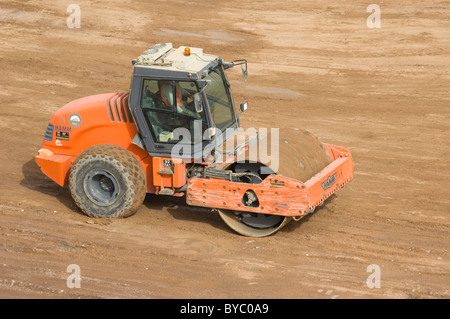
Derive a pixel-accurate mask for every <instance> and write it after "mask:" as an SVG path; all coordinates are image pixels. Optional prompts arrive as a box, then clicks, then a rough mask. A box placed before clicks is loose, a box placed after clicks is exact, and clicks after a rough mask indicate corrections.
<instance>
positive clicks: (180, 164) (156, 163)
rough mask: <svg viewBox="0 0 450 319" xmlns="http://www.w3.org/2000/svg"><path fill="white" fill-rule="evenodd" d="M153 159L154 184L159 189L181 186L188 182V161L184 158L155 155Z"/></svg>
mask: <svg viewBox="0 0 450 319" xmlns="http://www.w3.org/2000/svg"><path fill="white" fill-rule="evenodd" d="M152 161H153V168H152V169H153V185H154V186H156V187H158V188H159V189H161V188H179V187H182V186H184V185H185V184H186V163H185V162H184V161H183V160H182V159H179V158H168V157H153V160H152ZM165 163H166V164H165ZM168 163H170V164H168Z"/></svg>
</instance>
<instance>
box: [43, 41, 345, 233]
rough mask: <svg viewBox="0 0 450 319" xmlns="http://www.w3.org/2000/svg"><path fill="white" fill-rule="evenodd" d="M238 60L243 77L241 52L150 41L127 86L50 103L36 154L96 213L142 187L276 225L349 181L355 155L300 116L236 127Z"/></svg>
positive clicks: (123, 209)
mask: <svg viewBox="0 0 450 319" xmlns="http://www.w3.org/2000/svg"><path fill="white" fill-rule="evenodd" d="M235 66H240V68H241V70H242V73H243V76H244V79H246V78H247V61H246V60H244V59H240V60H234V61H231V62H225V60H224V59H223V58H221V57H220V56H215V55H211V54H207V53H204V52H203V49H201V48H193V47H179V48H174V47H172V44H171V43H161V44H156V45H154V46H152V47H150V48H149V49H148V50H145V51H144V52H143V53H142V54H141V55H140V56H139V57H138V58H137V59H135V60H133V61H132V80H131V86H130V90H129V92H125V93H108V94H98V95H93V96H89V97H84V98H81V99H78V100H75V101H72V102H70V103H68V104H66V105H65V106H63V107H62V108H60V109H59V110H58V111H56V112H55V113H54V115H53V117H52V118H51V120H50V122H49V124H48V126H47V130H46V132H45V136H44V142H43V145H42V148H41V149H40V150H39V151H38V155H37V156H36V158H35V160H36V163H37V164H38V165H39V167H40V169H41V170H42V172H43V173H44V174H46V175H47V176H48V177H49V178H51V179H52V180H53V181H55V182H56V183H58V184H59V185H61V186H67V185H68V186H69V188H70V192H71V195H72V197H73V200H74V201H75V203H76V204H77V206H78V207H79V208H80V209H81V210H82V211H83V212H84V213H85V214H86V215H88V216H91V217H96V218H117V217H128V216H131V215H133V214H134V213H135V212H136V211H137V210H138V209H139V207H140V206H141V204H142V203H143V201H144V198H145V196H146V194H147V193H152V194H157V195H166V196H179V197H183V196H184V197H185V199H186V203H187V204H188V205H192V206H200V207H207V208H211V209H212V210H213V211H215V212H217V213H218V214H219V216H220V217H221V218H222V219H223V221H224V222H225V223H226V224H227V225H228V226H229V227H230V228H231V229H233V230H234V231H236V232H237V233H239V234H241V235H244V236H251V237H263V236H268V235H271V234H273V233H275V232H276V231H278V230H279V229H281V228H282V227H283V226H285V225H286V224H287V223H288V222H289V221H291V220H299V219H301V218H302V217H304V216H306V215H307V214H309V213H312V212H313V211H314V209H315V208H316V207H317V206H320V205H322V204H323V203H324V201H325V200H326V199H327V198H328V197H330V196H331V195H332V194H334V193H335V192H336V191H337V190H339V189H340V188H342V187H343V186H344V185H345V184H346V183H348V182H349V181H351V180H352V178H353V161H352V156H351V154H350V152H349V151H348V150H346V149H344V148H342V147H339V146H335V145H330V144H325V143H321V142H320V141H319V140H318V139H317V138H316V137H314V136H313V135H312V134H310V133H308V132H305V131H302V130H299V129H298V128H279V129H275V128H270V129H263V128H259V129H251V128H249V129H247V130H244V129H242V128H241V126H240V115H241V113H242V112H244V111H245V110H246V108H247V102H246V101H244V102H243V103H241V104H240V106H239V108H237V107H236V106H235V104H234V99H233V95H232V92H231V89H230V82H229V80H228V78H227V75H226V70H228V69H230V68H233V67H235ZM269 154H270V156H269Z"/></svg>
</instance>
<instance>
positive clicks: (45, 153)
mask: <svg viewBox="0 0 450 319" xmlns="http://www.w3.org/2000/svg"><path fill="white" fill-rule="evenodd" d="M74 160H75V157H74V156H67V155H55V154H53V153H52V152H51V151H49V150H46V149H41V150H39V152H38V156H36V163H37V164H38V165H39V167H40V168H41V170H42V172H43V173H44V174H45V175H47V176H48V177H50V178H51V179H53V180H54V181H55V182H56V183H58V184H59V185H61V186H64V185H66V184H67V177H68V173H69V170H70V167H71V166H72V163H73V161H74Z"/></svg>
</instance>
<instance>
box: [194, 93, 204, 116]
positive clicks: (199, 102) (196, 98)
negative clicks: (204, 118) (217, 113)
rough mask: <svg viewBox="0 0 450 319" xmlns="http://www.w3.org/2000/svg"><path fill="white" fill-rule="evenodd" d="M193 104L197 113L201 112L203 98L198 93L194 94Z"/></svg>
mask: <svg viewBox="0 0 450 319" xmlns="http://www.w3.org/2000/svg"><path fill="white" fill-rule="evenodd" d="M194 105H195V112H197V113H201V112H203V99H202V96H201V94H200V93H195V94H194Z"/></svg>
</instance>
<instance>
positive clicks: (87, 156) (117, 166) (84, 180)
mask: <svg viewBox="0 0 450 319" xmlns="http://www.w3.org/2000/svg"><path fill="white" fill-rule="evenodd" d="M69 188H70V192H71V194H72V198H73V200H74V201H75V203H76V204H77V206H78V207H79V208H80V209H81V210H82V211H83V213H85V214H86V215H88V216H91V217H97V218H119V217H129V216H131V215H133V214H135V213H136V211H137V210H138V209H139V207H140V206H141V205H142V203H143V201H144V199H145V195H146V179H145V172H144V169H143V168H142V166H141V164H140V163H139V161H138V160H137V159H136V157H134V156H133V155H132V154H131V153H130V152H128V151H127V150H125V149H123V148H121V147H119V146H117V145H110V144H99V145H94V146H92V147H90V148H88V149H86V150H85V151H83V152H82V153H81V154H80V155H79V156H78V157H77V158H76V160H75V162H74V163H73V165H72V168H71V170H70V176H69Z"/></svg>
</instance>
